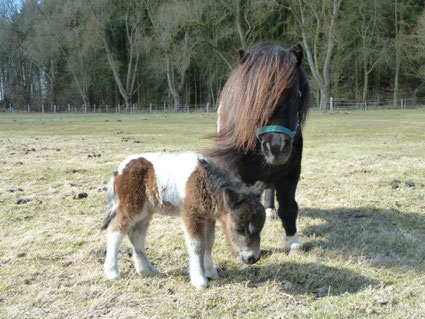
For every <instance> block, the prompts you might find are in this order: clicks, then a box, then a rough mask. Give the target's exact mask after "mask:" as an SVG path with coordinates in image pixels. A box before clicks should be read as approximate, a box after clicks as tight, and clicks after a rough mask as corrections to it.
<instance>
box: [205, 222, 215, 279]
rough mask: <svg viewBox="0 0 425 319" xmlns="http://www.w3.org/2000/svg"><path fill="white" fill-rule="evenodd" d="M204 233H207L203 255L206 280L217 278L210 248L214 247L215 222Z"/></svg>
mask: <svg viewBox="0 0 425 319" xmlns="http://www.w3.org/2000/svg"><path fill="white" fill-rule="evenodd" d="M206 232H207V233H206V243H205V254H204V266H205V276H206V277H207V278H218V273H217V269H215V267H214V261H213V259H212V248H213V246H214V241H215V222H213V223H211V224H209V225H207V229H206Z"/></svg>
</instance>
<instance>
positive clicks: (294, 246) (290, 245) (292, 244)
mask: <svg viewBox="0 0 425 319" xmlns="http://www.w3.org/2000/svg"><path fill="white" fill-rule="evenodd" d="M302 249H303V244H302V243H301V242H300V240H299V239H298V233H295V235H294V236H286V243H285V250H286V251H293V250H302Z"/></svg>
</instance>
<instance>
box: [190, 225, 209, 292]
mask: <svg viewBox="0 0 425 319" xmlns="http://www.w3.org/2000/svg"><path fill="white" fill-rule="evenodd" d="M185 230H186V229H185ZM185 237H186V245H187V248H188V250H189V276H190V282H191V283H192V285H194V286H195V287H196V289H202V288H206V287H208V281H207V277H206V276H205V268H204V253H205V240H200V239H197V238H192V237H191V236H190V235H189V234H188V233H187V231H185Z"/></svg>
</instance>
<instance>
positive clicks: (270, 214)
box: [266, 208, 277, 220]
mask: <svg viewBox="0 0 425 319" xmlns="http://www.w3.org/2000/svg"><path fill="white" fill-rule="evenodd" d="M266 217H267V219H271V220H275V219H277V213H276V209H274V208H266Z"/></svg>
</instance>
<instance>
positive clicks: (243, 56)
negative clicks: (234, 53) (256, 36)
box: [238, 49, 249, 64]
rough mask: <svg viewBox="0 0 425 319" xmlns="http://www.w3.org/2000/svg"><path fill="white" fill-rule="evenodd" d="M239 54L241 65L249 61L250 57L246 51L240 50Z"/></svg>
mask: <svg viewBox="0 0 425 319" xmlns="http://www.w3.org/2000/svg"><path fill="white" fill-rule="evenodd" d="M238 54H239V63H240V64H244V62H245V61H246V59H248V57H249V53H248V52H246V51H245V50H244V49H238Z"/></svg>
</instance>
